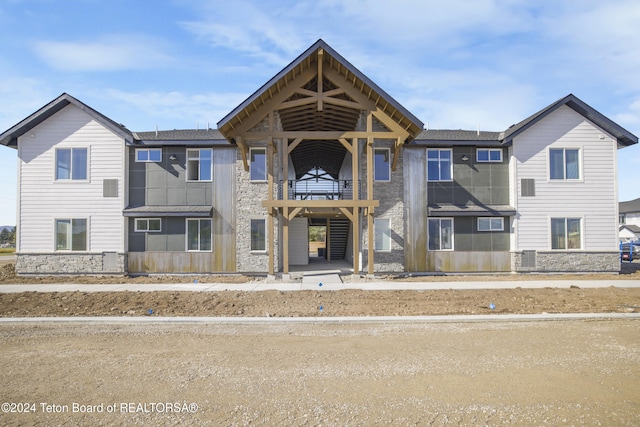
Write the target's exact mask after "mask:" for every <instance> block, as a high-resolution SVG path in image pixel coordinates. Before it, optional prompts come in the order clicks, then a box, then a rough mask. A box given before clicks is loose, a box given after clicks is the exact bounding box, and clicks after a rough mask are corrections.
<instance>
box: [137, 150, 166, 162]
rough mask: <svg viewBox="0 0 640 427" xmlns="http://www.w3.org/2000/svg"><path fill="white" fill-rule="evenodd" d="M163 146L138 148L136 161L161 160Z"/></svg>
mask: <svg viewBox="0 0 640 427" xmlns="http://www.w3.org/2000/svg"><path fill="white" fill-rule="evenodd" d="M161 161H162V148H136V162H161Z"/></svg>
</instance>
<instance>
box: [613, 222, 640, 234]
mask: <svg viewBox="0 0 640 427" xmlns="http://www.w3.org/2000/svg"><path fill="white" fill-rule="evenodd" d="M623 229H627V230H629V231H630V232H632V233H634V234H640V226H637V225H634V224H622V225H620V227H618V231H622V230H623Z"/></svg>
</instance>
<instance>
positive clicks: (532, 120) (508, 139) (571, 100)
mask: <svg viewBox="0 0 640 427" xmlns="http://www.w3.org/2000/svg"><path fill="white" fill-rule="evenodd" d="M563 105H566V106H567V107H569V108H571V109H573V110H574V111H575V112H577V113H578V114H580V115H582V116H583V117H584V118H586V119H587V120H589V121H591V122H592V123H593V124H595V125H596V126H598V127H599V128H601V129H603V130H604V131H606V132H607V133H609V134H611V135H613V136H614V137H615V138H616V140H617V142H618V144H620V145H623V146H629V145H633V144H637V143H638V137H637V136H635V135H634V134H632V133H631V132H629V131H627V130H626V129H624V128H623V127H622V126H620V125H618V124H616V123H614V122H613V121H612V120H611V119H609V118H607V117H605V116H604V115H602V114H601V113H600V112H598V111H597V110H595V109H594V108H592V107H591V106H589V105H587V104H586V103H585V102H583V101H581V100H580V99H578V97H577V96H575V95H573V94H569V95H567V96H565V97H564V98H562V99H559V100H557V101H556V102H554V103H553V104H551V105H549V106H547V107H545V108H543V109H542V110H540V111H538V112H537V113H535V114H533V115H531V116H529V117H527V118H526V119H524V120H522V121H521V122H519V123H516V124H515V125H512V126H511V127H509V129H507V130H506V131H504V132H503V133H502V134H501V137H500V139H501V140H502V142H503V143H504V144H511V143H512V142H513V138H515V137H516V136H518V135H519V134H521V133H522V132H524V131H525V130H527V129H529V128H530V127H531V126H533V125H534V124H536V123H537V122H538V121H540V120H542V119H543V118H545V117H546V116H548V115H549V114H551V113H552V112H553V111H555V110H557V109H558V108H559V107H561V106H563Z"/></svg>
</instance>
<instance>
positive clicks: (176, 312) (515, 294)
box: [0, 266, 640, 317]
mask: <svg viewBox="0 0 640 427" xmlns="http://www.w3.org/2000/svg"><path fill="white" fill-rule="evenodd" d="M10 268H11V266H9V267H7V266H5V267H2V269H1V270H0V271H3V272H7V271H9V274H7V275H6V276H8V277H6V276H5V278H3V279H1V280H0V283H13V281H12V278H15V276H14V275H13V271H12V270H10ZM636 275H638V273H637V271H634V272H631V273H629V274H627V275H609V277H610V278H611V287H608V288H598V289H589V288H585V289H581V288H579V287H578V286H575V285H572V286H571V288H568V289H566V288H563V289H560V288H552V287H549V288H544V289H524V288H516V289H487V290H430V291H411V290H398V291H361V290H342V291H324V290H323V291H296V292H281V291H262V292H244V291H224V292H178V291H176V292H173V291H171V292H170V291H163V292H96V293H94V292H50V293H49V292H47V293H36V292H23V293H8V294H0V317H39V316H205V317H206V316H214V317H314V316H315V317H331V316H424V315H451V314H498V315H499V314H507V313H508V314H537V313H638V312H640V289H639V288H621V287H616V283H620V282H618V279H620V278H621V277H635V276H636ZM479 277H481V278H483V279H494V280H500V279H502V278H503V277H508V278H509V279H511V280H513V276H510V275H509V276H479ZM529 277H532V276H523V279H524V278H529ZM534 277H536V278H538V279H540V278H541V276H534ZM575 277H580V276H568V275H567V276H554V278H555V279H554V280H572V278H575ZM588 277H591V278H594V277H593V276H588ZM599 277H600V278H602V275H600V276H599ZM468 278H469V277H468V276H438V279H439V280H443V279H444V280H468ZM49 279H61V278H59V277H54V278H18V282H19V283H23V282H20V281H22V280H24V281H32V282H33V281H35V283H53V282H51V281H49ZM69 279H70V278H69V277H67V278H66V280H65V281H67V282H68V281H69ZM102 279H104V280H114V281H117V283H121V282H120V281H124V282H126V281H128V280H127V279H130V281H132V282H133V283H145V282H141V281H142V280H151V281H152V282H153V283H158V282H160V283H161V282H163V281H164V280H166V281H170V282H172V283H175V282H180V281H181V280H182V281H184V280H189V281H192V280H194V279H193V278H189V277H178V276H172V277H160V276H159V277H152V278H149V277H139V278H133V279H131V278H123V277H119V278H113V277H105V278H102ZM102 279H101V278H93V277H78V278H73V279H72V280H71V281H72V282H77V281H80V282H82V283H84V281H86V282H87V283H93V282H95V281H99V280H102ZM207 279H209V280H211V281H212V282H219V281H221V279H222V280H224V279H227V280H232V281H233V280H236V281H238V282H242V281H246V280H252V279H251V278H247V277H243V276H218V277H214V276H207V277H203V278H202V282H201V283H206V280H207ZM416 279H417V278H406V279H405V280H416ZM422 279H423V280H432V279H433V277H424V278H422ZM394 280H399V279H398V278H394ZM574 280H575V279H574ZM40 281H42V282H40ZM107 283H111V282H107ZM565 283H566V282H565ZM0 286H2V285H1V284H0ZM491 307H493V308H491Z"/></svg>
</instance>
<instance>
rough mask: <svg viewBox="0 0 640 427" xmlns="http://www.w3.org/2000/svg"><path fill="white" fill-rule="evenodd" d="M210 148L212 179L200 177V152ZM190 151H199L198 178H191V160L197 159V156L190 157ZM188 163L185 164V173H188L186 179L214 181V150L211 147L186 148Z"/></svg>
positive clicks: (188, 180)
mask: <svg viewBox="0 0 640 427" xmlns="http://www.w3.org/2000/svg"><path fill="white" fill-rule="evenodd" d="M204 150H208V151H210V152H211V170H210V175H211V179H200V170H201V169H200V166H201V165H200V152H201V151H204ZM189 151H197V152H198V179H189V160H190V159H191V160H195V158H192V157H189ZM186 157H187V163H186V165H185V173H186V178H187V179H186V181H187V182H212V181H213V150H212V149H211V148H187V150H186Z"/></svg>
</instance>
